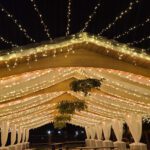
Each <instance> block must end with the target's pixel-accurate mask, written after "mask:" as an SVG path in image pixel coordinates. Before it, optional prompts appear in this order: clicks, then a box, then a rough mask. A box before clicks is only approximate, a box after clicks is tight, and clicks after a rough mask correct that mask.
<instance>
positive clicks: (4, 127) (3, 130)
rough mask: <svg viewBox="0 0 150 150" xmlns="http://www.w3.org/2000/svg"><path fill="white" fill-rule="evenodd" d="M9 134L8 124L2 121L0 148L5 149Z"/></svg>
mask: <svg viewBox="0 0 150 150" xmlns="http://www.w3.org/2000/svg"><path fill="white" fill-rule="evenodd" d="M8 132H9V122H7V121H3V122H2V124H1V143H2V147H5V145H6V142H7V139H8Z"/></svg>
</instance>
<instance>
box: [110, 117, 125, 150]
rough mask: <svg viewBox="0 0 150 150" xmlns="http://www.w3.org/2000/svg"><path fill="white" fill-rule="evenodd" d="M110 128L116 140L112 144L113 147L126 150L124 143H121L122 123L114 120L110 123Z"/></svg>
mask: <svg viewBox="0 0 150 150" xmlns="http://www.w3.org/2000/svg"><path fill="white" fill-rule="evenodd" d="M112 128H113V130H114V133H115V135H116V138H117V141H116V142H114V146H115V147H118V149H119V150H126V143H125V142H123V141H122V135H123V121H121V120H117V119H114V120H113V121H112Z"/></svg>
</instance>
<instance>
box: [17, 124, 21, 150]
mask: <svg viewBox="0 0 150 150" xmlns="http://www.w3.org/2000/svg"><path fill="white" fill-rule="evenodd" d="M21 139H22V128H21V127H18V138H17V145H16V150H22V144H21Z"/></svg>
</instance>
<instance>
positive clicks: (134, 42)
mask: <svg viewBox="0 0 150 150" xmlns="http://www.w3.org/2000/svg"><path fill="white" fill-rule="evenodd" d="M149 39H150V35H148V36H146V37H143V38H142V39H140V40H138V41H133V42H132V43H128V45H136V44H140V43H142V42H143V41H145V40H149Z"/></svg>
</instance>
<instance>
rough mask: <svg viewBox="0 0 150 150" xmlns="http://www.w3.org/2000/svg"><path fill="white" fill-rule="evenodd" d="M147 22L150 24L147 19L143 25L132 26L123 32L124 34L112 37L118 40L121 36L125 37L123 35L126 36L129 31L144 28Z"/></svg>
mask: <svg viewBox="0 0 150 150" xmlns="http://www.w3.org/2000/svg"><path fill="white" fill-rule="evenodd" d="M148 22H150V18H147V19H146V20H145V21H144V23H141V24H138V25H137V26H132V27H130V28H129V29H128V30H127V31H125V32H124V33H122V34H119V35H117V36H114V37H113V39H119V38H121V37H123V36H125V35H128V34H129V33H130V32H131V31H134V30H136V29H137V28H139V27H143V26H144V25H145V24H146V23H148Z"/></svg>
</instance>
